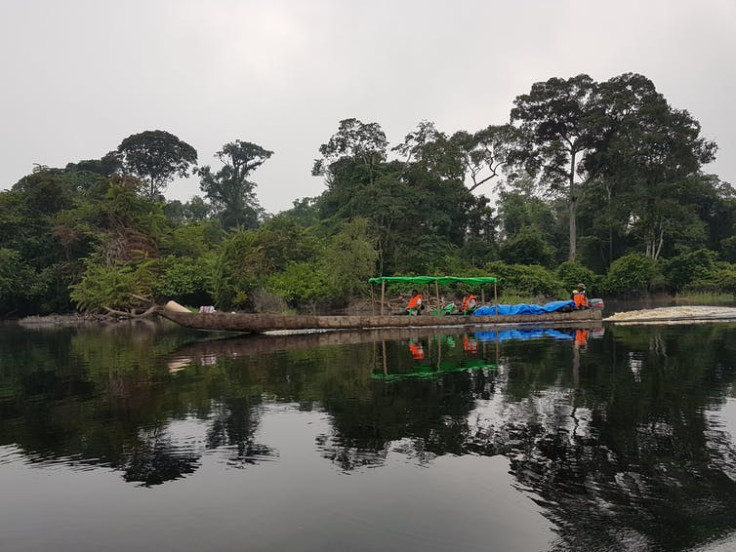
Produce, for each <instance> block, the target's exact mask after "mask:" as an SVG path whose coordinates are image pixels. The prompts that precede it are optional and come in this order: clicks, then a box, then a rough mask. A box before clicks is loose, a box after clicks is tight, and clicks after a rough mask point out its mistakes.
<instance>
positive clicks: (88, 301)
mask: <svg viewBox="0 0 736 552" xmlns="http://www.w3.org/2000/svg"><path fill="white" fill-rule="evenodd" d="M154 264H155V261H149V262H147V263H143V264H141V265H139V266H137V267H133V266H132V265H122V266H114V267H106V266H102V265H98V264H93V263H90V264H89V265H88V266H87V269H86V270H85V272H84V275H83V276H82V280H81V281H80V282H79V283H78V284H75V285H73V286H72V292H71V298H72V301H74V302H75V303H76V304H77V308H79V310H82V311H92V312H96V311H102V310H104V308H105V307H108V308H111V309H117V310H123V309H129V308H131V307H133V306H135V305H137V304H138V300H137V299H135V298H134V297H133V295H138V296H143V297H149V296H150V295H151V284H152V282H153V280H154V272H153V267H154Z"/></svg>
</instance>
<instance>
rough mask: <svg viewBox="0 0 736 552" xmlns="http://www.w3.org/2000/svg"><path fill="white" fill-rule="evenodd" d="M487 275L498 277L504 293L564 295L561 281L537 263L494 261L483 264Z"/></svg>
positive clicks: (565, 293)
mask: <svg viewBox="0 0 736 552" xmlns="http://www.w3.org/2000/svg"><path fill="white" fill-rule="evenodd" d="M485 269H486V272H487V275H489V276H495V277H497V278H498V279H499V282H498V286H499V290H500V291H502V292H503V293H504V294H516V295H524V296H528V295H543V296H545V297H550V298H551V297H565V296H567V294H568V292H566V291H565V289H564V287H563V285H562V283H561V282H560V281H559V279H558V278H557V277H556V276H555V275H554V274H553V273H552V271H550V270H548V269H546V268H544V267H542V266H539V265H518V264H516V265H508V264H506V263H504V262H503V261H494V262H492V263H488V264H487V265H486V266H485Z"/></svg>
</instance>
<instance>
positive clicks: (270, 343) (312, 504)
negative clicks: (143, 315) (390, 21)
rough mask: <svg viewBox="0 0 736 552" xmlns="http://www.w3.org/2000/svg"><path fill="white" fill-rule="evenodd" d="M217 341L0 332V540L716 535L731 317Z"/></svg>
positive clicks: (357, 546)
mask: <svg viewBox="0 0 736 552" xmlns="http://www.w3.org/2000/svg"><path fill="white" fill-rule="evenodd" d="M428 331H429V332H431V331H432V330H428ZM215 337H217V336H214V335H211V334H199V333H192V332H185V331H182V330H179V329H177V328H174V327H173V326H170V325H165V324H160V325H159V324H157V325H136V326H128V325H123V326H117V327H113V328H102V329H100V328H98V329H83V330H27V329H22V328H20V327H17V326H12V325H2V326H0V489H1V490H2V500H0V508H1V510H0V550H2V551H24V552H25V551H34V552H35V551H40V550H59V551H65V552H66V551H69V552H71V551H75V552H77V551H100V550H106V551H131V550H160V551H166V550H176V551H179V552H182V551H190V550H191V551H195V550H196V551H201V550H248V551H282V550H291V551H331V550H335V551H341V550H351V551H364V550H365V551H373V550H380V551H393V550H397V551H398V550H400V551H414V550H416V551H422V552H427V551H461V552H462V551H473V552H476V551H479V550H487V551H504V552H506V551H514V550H518V551H524V552H529V551H535V550H536V551H547V550H550V551H567V550H572V551H578V550H579V551H599V550H600V551H602V550H646V551H649V550H652V551H654V550H656V551H675V550H727V549H731V546H736V540H735V539H734V535H735V534H736V443H735V441H734V436H736V400H734V398H733V397H734V382H735V381H736V354H734V353H736V339H734V337H736V326H735V325H734V324H710V325H694V326H622V327H610V326H607V327H606V328H605V331H603V329H593V330H576V329H574V328H570V329H557V330H547V331H539V330H537V331H530V330H521V331H511V330H507V331H501V332H471V333H465V334H463V333H451V334H440V333H434V334H432V333H406V334H403V333H401V332H396V331H394V332H391V333H388V334H386V333H380V332H373V333H370V332H366V333H342V334H319V335H302V336H291V337H283V336H279V337H271V338H265V337H237V338H229V339H221V338H217V339H215Z"/></svg>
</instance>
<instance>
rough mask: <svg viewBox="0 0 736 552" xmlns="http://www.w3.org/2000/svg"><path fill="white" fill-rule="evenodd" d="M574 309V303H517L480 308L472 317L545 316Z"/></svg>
mask: <svg viewBox="0 0 736 552" xmlns="http://www.w3.org/2000/svg"><path fill="white" fill-rule="evenodd" d="M574 309H575V302H574V301H552V302H550V303H546V304H545V305H530V304H527V303H519V304H517V305H496V306H493V307H480V308H478V309H476V310H475V312H474V313H473V315H474V316H494V315H496V314H500V315H508V314H546V313H549V312H558V311H568V310H569V311H572V310H574Z"/></svg>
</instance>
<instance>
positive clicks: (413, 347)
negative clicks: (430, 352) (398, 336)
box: [409, 340, 424, 360]
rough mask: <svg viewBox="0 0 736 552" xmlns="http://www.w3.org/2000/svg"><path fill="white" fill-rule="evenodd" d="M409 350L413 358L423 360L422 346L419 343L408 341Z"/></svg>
mask: <svg viewBox="0 0 736 552" xmlns="http://www.w3.org/2000/svg"><path fill="white" fill-rule="evenodd" d="M409 351H410V352H411V356H412V357H413V358H414V360H424V347H422V344H421V343H416V342H415V341H413V340H410V341H409Z"/></svg>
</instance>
